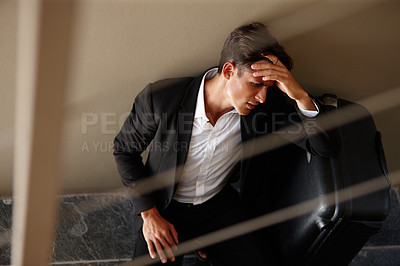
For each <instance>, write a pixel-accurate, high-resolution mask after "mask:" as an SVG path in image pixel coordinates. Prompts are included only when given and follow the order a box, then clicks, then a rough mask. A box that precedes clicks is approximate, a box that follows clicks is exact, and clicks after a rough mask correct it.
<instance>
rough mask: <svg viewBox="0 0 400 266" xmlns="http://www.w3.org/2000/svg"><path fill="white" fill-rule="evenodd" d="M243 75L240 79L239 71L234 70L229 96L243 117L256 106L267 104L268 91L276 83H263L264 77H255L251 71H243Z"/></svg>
mask: <svg viewBox="0 0 400 266" xmlns="http://www.w3.org/2000/svg"><path fill="white" fill-rule="evenodd" d="M242 74H243V75H242V76H241V77H239V76H238V69H237V68H236V69H235V70H234V72H233V75H232V76H231V78H230V79H229V80H228V90H227V94H228V97H229V99H230V101H231V104H232V105H233V107H234V108H235V109H236V111H237V112H238V113H239V114H241V115H248V114H249V113H250V111H251V110H253V109H254V108H255V106H256V105H258V104H260V103H263V102H265V98H266V97H267V89H268V87H270V86H272V85H273V84H274V81H273V80H268V81H263V80H262V77H254V76H253V70H251V69H243V70H242Z"/></svg>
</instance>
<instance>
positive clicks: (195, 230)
mask: <svg viewBox="0 0 400 266" xmlns="http://www.w3.org/2000/svg"><path fill="white" fill-rule="evenodd" d="M161 215H162V216H163V217H164V218H165V219H166V220H167V221H169V222H170V223H172V224H173V225H174V227H175V229H176V231H177V232H178V239H179V242H180V243H182V242H184V241H186V240H190V239H192V238H194V237H196V236H201V235H204V234H207V233H210V232H213V231H216V230H219V229H222V228H225V227H227V226H230V225H233V224H236V223H240V222H242V221H244V220H245V216H244V210H243V206H242V203H241V200H240V197H239V194H238V192H237V191H236V190H234V189H233V188H232V186H230V185H227V186H226V187H225V188H224V189H223V190H222V191H221V192H219V193H218V194H217V195H216V196H214V197H213V198H212V199H210V200H208V201H206V202H205V203H203V204H199V205H192V204H184V203H179V202H177V201H173V202H172V203H171V204H170V205H169V206H168V208H167V209H166V210H165V211H163V212H162V213H161ZM137 239H138V241H137V242H136V244H135V250H134V254H133V257H134V258H136V257H139V256H142V255H145V254H148V249H147V244H146V242H145V240H144V237H143V234H142V230H139V232H138V236H137ZM206 250H207V252H208V255H209V259H210V261H211V262H212V265H213V266H220V265H223V266H225V265H226V266H232V265H251V266H256V265H276V263H275V262H274V260H273V257H272V254H270V251H269V250H261V248H260V245H258V244H257V240H256V237H255V235H254V234H247V235H243V236H239V237H236V238H233V239H229V240H226V241H223V242H220V243H217V244H214V245H212V246H209V247H206ZM157 260H158V259H157ZM155 262H156V261H155ZM158 262H159V260H158ZM181 262H182V257H177V258H176V261H175V262H173V263H171V262H169V261H168V265H181ZM159 265H165V264H161V263H160V264H159Z"/></svg>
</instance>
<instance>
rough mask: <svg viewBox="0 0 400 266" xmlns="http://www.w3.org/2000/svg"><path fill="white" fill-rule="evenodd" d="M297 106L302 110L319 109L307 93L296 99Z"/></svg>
mask: <svg viewBox="0 0 400 266" xmlns="http://www.w3.org/2000/svg"><path fill="white" fill-rule="evenodd" d="M296 103H297V106H298V107H299V108H300V109H302V110H308V111H317V108H316V107H315V104H314V102H313V101H312V100H311V98H310V97H309V96H308V94H307V93H306V96H304V97H302V98H300V99H298V100H296Z"/></svg>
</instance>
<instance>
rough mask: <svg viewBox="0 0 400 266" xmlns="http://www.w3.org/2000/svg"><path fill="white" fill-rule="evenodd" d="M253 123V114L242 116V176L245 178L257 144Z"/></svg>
mask: <svg viewBox="0 0 400 266" xmlns="http://www.w3.org/2000/svg"><path fill="white" fill-rule="evenodd" d="M252 121H253V113H250V114H249V115H246V116H243V115H241V116H240V132H241V137H242V160H241V163H240V165H241V169H240V174H241V176H243V174H244V173H246V172H247V169H248V167H249V165H250V161H251V156H249V155H251V154H253V152H254V144H255V141H254V139H255V137H256V134H255V131H254V128H253V127H254V124H253V123H252Z"/></svg>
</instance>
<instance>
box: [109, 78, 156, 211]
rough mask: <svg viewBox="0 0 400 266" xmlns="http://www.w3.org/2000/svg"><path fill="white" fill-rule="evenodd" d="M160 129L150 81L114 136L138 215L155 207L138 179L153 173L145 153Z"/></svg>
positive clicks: (118, 161)
mask: <svg viewBox="0 0 400 266" xmlns="http://www.w3.org/2000/svg"><path fill="white" fill-rule="evenodd" d="M157 128H158V125H157V121H156V119H155V114H154V111H153V104H152V94H151V84H149V85H147V86H146V88H145V89H144V90H143V91H142V92H140V93H139V94H138V96H137V97H136V99H135V101H134V104H133V107H132V111H131V112H130V114H129V116H128V117H127V119H126V121H125V123H124V124H123V126H122V128H121V131H120V132H119V133H118V135H117V136H116V137H115V139H114V153H113V154H114V158H115V161H116V164H117V169H118V172H119V174H120V176H121V179H122V183H123V184H124V185H125V186H127V188H128V190H129V191H128V192H129V195H131V201H132V203H133V205H134V208H135V213H136V214H140V213H141V212H142V211H144V210H147V209H150V208H151V207H153V206H155V203H154V201H153V199H152V197H151V194H141V193H140V191H137V190H136V189H135V182H136V181H138V180H141V179H143V178H146V177H148V176H149V175H150V173H148V170H147V169H146V167H145V165H144V164H143V158H142V156H141V154H142V152H143V151H144V150H145V149H146V148H147V147H148V145H149V144H150V142H151V141H152V140H153V138H154V136H155V133H156V131H157Z"/></svg>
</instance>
